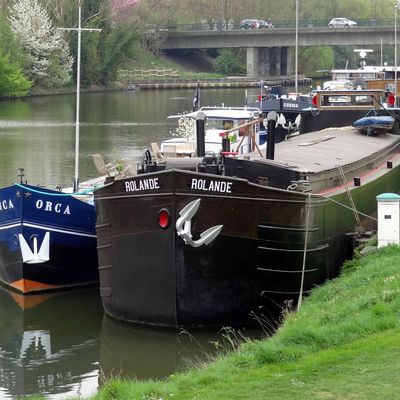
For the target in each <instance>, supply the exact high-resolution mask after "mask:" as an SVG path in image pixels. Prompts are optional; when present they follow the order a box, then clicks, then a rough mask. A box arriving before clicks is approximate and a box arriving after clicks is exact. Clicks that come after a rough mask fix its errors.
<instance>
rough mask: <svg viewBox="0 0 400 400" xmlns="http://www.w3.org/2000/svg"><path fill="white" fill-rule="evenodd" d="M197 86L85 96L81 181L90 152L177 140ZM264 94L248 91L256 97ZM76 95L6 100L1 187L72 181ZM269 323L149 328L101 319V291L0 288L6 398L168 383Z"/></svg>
mask: <svg viewBox="0 0 400 400" xmlns="http://www.w3.org/2000/svg"><path fill="white" fill-rule="evenodd" d="M193 94H194V93H193V90H186V91H182V90H180V91H174V90H170V91H167V90H166V91H139V92H135V91H125V92H107V93H92V94H82V96H81V107H80V116H81V117H80V120H81V125H80V152H79V159H80V179H81V181H82V180H86V179H90V178H93V177H95V176H96V171H95V168H94V165H93V162H92V159H91V154H93V153H100V154H103V155H104V157H105V159H106V161H107V162H113V161H115V160H116V159H119V158H130V159H133V160H140V159H141V157H142V154H143V152H144V150H145V149H146V148H149V144H150V143H151V142H160V141H161V140H163V139H166V138H168V137H171V132H172V131H173V130H174V128H175V127H176V124H177V120H171V119H167V116H168V115H172V114H179V113H183V112H186V111H191V108H192V100H193ZM256 94H257V93H256V92H254V91H253V93H251V91H249V96H255V95H256ZM244 99H245V91H244V89H229V90H226V89H209V90H203V91H202V93H201V103H202V105H221V104H222V103H224V104H225V105H229V106H240V105H243V104H244ZM74 151H75V96H74V95H63V96H44V97H35V98H29V99H23V100H13V101H0V171H1V173H0V185H1V187H3V186H6V185H9V184H11V183H12V182H15V181H18V180H19V178H18V177H17V170H18V168H24V174H25V176H24V181H25V180H27V181H28V183H31V184H40V185H44V186H48V187H53V188H54V187H55V186H57V185H63V186H70V185H72V182H73V177H74V160H75V154H74ZM265 329H266V330H267V331H270V330H269V328H268V326H264V329H260V328H256V329H252V330H242V331H241V333H238V332H235V333H234V332H227V331H211V332H204V331H190V332H187V331H184V332H176V331H171V330H164V329H149V328H144V327H138V326H132V325H129V324H124V323H120V322H117V321H115V320H113V319H111V318H109V317H107V316H106V315H104V312H103V309H102V305H101V300H100V297H99V292H98V289H97V288H93V289H86V290H80V291H67V292H61V293H52V294H44V295H34V296H25V297H24V296H20V295H17V294H15V293H13V292H9V291H7V290H6V289H4V288H0V399H8V398H17V397H20V396H23V395H29V394H34V393H40V394H42V395H45V396H46V397H47V398H49V399H62V398H68V397H71V396H82V397H85V396H88V395H91V394H94V393H96V391H97V390H98V388H99V387H100V386H101V384H102V382H104V380H105V379H107V378H110V377H121V378H137V379H149V378H157V379H162V378H165V377H167V376H168V375H170V374H172V373H174V372H175V371H180V370H183V369H185V368H188V367H191V366H194V365H199V363H202V362H204V361H207V360H209V359H210V358H212V357H215V355H216V354H218V353H221V352H224V351H226V350H227V349H229V348H231V342H232V341H233V342H235V341H236V340H238V339H239V338H242V339H241V340H243V338H250V337H252V338H255V337H262V336H265Z"/></svg>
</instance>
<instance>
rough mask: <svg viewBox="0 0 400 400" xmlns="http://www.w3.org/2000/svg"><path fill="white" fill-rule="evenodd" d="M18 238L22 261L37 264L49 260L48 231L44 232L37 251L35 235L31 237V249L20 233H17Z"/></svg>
mask: <svg viewBox="0 0 400 400" xmlns="http://www.w3.org/2000/svg"><path fill="white" fill-rule="evenodd" d="M18 238H19V244H20V246H21V253H22V260H23V262H25V263H27V264H39V263H43V262H46V261H49V260H50V256H49V253H50V232H46V234H45V235H44V238H43V241H42V245H41V246H40V249H39V251H38V240H37V237H36V236H34V237H33V251H32V249H31V248H30V246H29V244H28V243H27V242H26V240H25V238H24V236H23V235H22V234H18Z"/></svg>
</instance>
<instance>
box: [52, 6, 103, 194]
mask: <svg viewBox="0 0 400 400" xmlns="http://www.w3.org/2000/svg"><path fill="white" fill-rule="evenodd" d="M57 29H59V30H62V31H77V32H78V54H77V61H76V122H75V175H74V192H77V191H78V190H79V103H80V86H81V32H82V31H89V32H101V29H87V28H82V27H81V7H79V8H78V28H57Z"/></svg>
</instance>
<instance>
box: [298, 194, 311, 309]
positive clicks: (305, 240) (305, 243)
mask: <svg viewBox="0 0 400 400" xmlns="http://www.w3.org/2000/svg"><path fill="white" fill-rule="evenodd" d="M310 197H311V193H308V197H307V203H306V208H307V214H306V234H305V237H304V252H303V268H302V270H301V282H300V292H299V301H298V302H297V311H299V310H300V307H301V303H302V301H303V288H304V275H305V270H306V258H307V244H308V225H309V223H308V221H309V218H310V208H311V207H310Z"/></svg>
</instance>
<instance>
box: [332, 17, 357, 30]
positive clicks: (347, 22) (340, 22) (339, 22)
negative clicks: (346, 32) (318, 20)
mask: <svg viewBox="0 0 400 400" xmlns="http://www.w3.org/2000/svg"><path fill="white" fill-rule="evenodd" d="M328 26H329V28H341V27H346V28H348V27H352V26H357V22H355V21H352V20H351V19H348V18H333V19H331V20H330V21H329V24H328Z"/></svg>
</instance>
